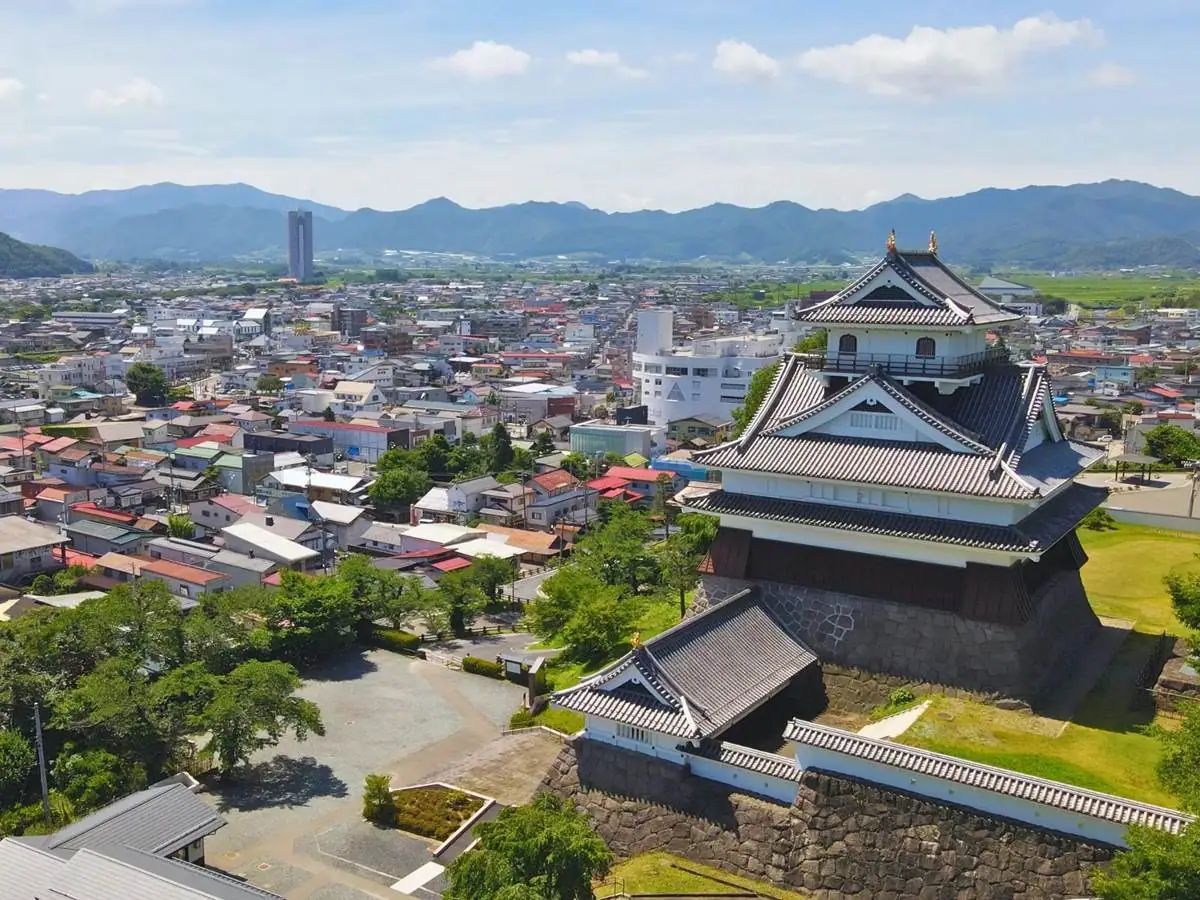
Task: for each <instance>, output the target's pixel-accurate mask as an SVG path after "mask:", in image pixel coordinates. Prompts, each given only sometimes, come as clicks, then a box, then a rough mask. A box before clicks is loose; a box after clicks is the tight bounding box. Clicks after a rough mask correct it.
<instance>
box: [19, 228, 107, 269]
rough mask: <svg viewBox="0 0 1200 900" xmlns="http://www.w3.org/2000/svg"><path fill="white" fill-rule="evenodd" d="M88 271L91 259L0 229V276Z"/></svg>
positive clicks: (90, 267) (90, 266)
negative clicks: (10, 234) (44, 245)
mask: <svg viewBox="0 0 1200 900" xmlns="http://www.w3.org/2000/svg"><path fill="white" fill-rule="evenodd" d="M91 271H93V269H92V265H91V263H87V262H84V261H83V260H82V259H80V258H79V257H78V256H75V255H73V254H71V253H68V252H67V251H66V250H60V249H59V248H58V247H42V246H39V245H37V244H25V243H22V242H21V241H18V240H17V239H16V238H12V237H9V236H8V235H7V234H2V233H0V278H44V277H51V276H54V275H77V274H80V273H83V272H91Z"/></svg>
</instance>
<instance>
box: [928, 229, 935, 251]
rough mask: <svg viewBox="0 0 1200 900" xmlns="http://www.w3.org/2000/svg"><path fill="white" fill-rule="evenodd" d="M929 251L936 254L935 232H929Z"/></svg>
mask: <svg viewBox="0 0 1200 900" xmlns="http://www.w3.org/2000/svg"><path fill="white" fill-rule="evenodd" d="M929 252H930V253H932V254H933V255H934V256H937V233H936V232H933V231H931V232H929Z"/></svg>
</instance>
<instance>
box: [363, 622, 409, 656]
mask: <svg viewBox="0 0 1200 900" xmlns="http://www.w3.org/2000/svg"><path fill="white" fill-rule="evenodd" d="M371 643H372V644H373V645H374V646H376V647H379V648H381V649H383V650H391V651H392V652H393V653H410V654H411V653H416V652H417V650H419V649H420V647H421V639H420V638H419V637H417V636H416V635H415V634H413V633H412V632H411V631H401V630H400V629H399V628H373V629H372V630H371Z"/></svg>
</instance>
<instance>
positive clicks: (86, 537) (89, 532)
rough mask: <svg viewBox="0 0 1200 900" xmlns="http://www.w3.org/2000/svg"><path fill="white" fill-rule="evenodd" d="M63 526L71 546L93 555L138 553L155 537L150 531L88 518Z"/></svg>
mask: <svg viewBox="0 0 1200 900" xmlns="http://www.w3.org/2000/svg"><path fill="white" fill-rule="evenodd" d="M65 528H66V533H67V537H69V538H70V539H71V546H72V547H74V548H75V549H76V550H82V551H83V552H84V553H91V554H93V555H95V556H103V555H104V554H105V553H125V554H135V555H136V554H140V553H141V552H142V551H143V550H144V549H145V547H146V546H147V545H148V544H149V543H150V541H152V540H154V538H155V537H157V535H156V534H154V532H152V531H139V530H135V529H132V528H123V527H121V526H120V525H111V524H108V523H105V522H95V521H92V520H90V519H80V520H79V521H77V522H69V523H68V524H67V525H66V526H65Z"/></svg>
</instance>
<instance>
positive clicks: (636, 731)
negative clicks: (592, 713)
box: [617, 724, 650, 744]
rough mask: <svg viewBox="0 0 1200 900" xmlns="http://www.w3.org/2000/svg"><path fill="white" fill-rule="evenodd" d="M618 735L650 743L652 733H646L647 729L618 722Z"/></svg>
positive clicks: (641, 742) (626, 738)
mask: <svg viewBox="0 0 1200 900" xmlns="http://www.w3.org/2000/svg"><path fill="white" fill-rule="evenodd" d="M617 737H623V738H625V740H627V741H637V742H638V743H639V744H648V743H650V735H648V734H647V733H646V729H645V728H637V727H636V726H633V725H624V724H618V725H617Z"/></svg>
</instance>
